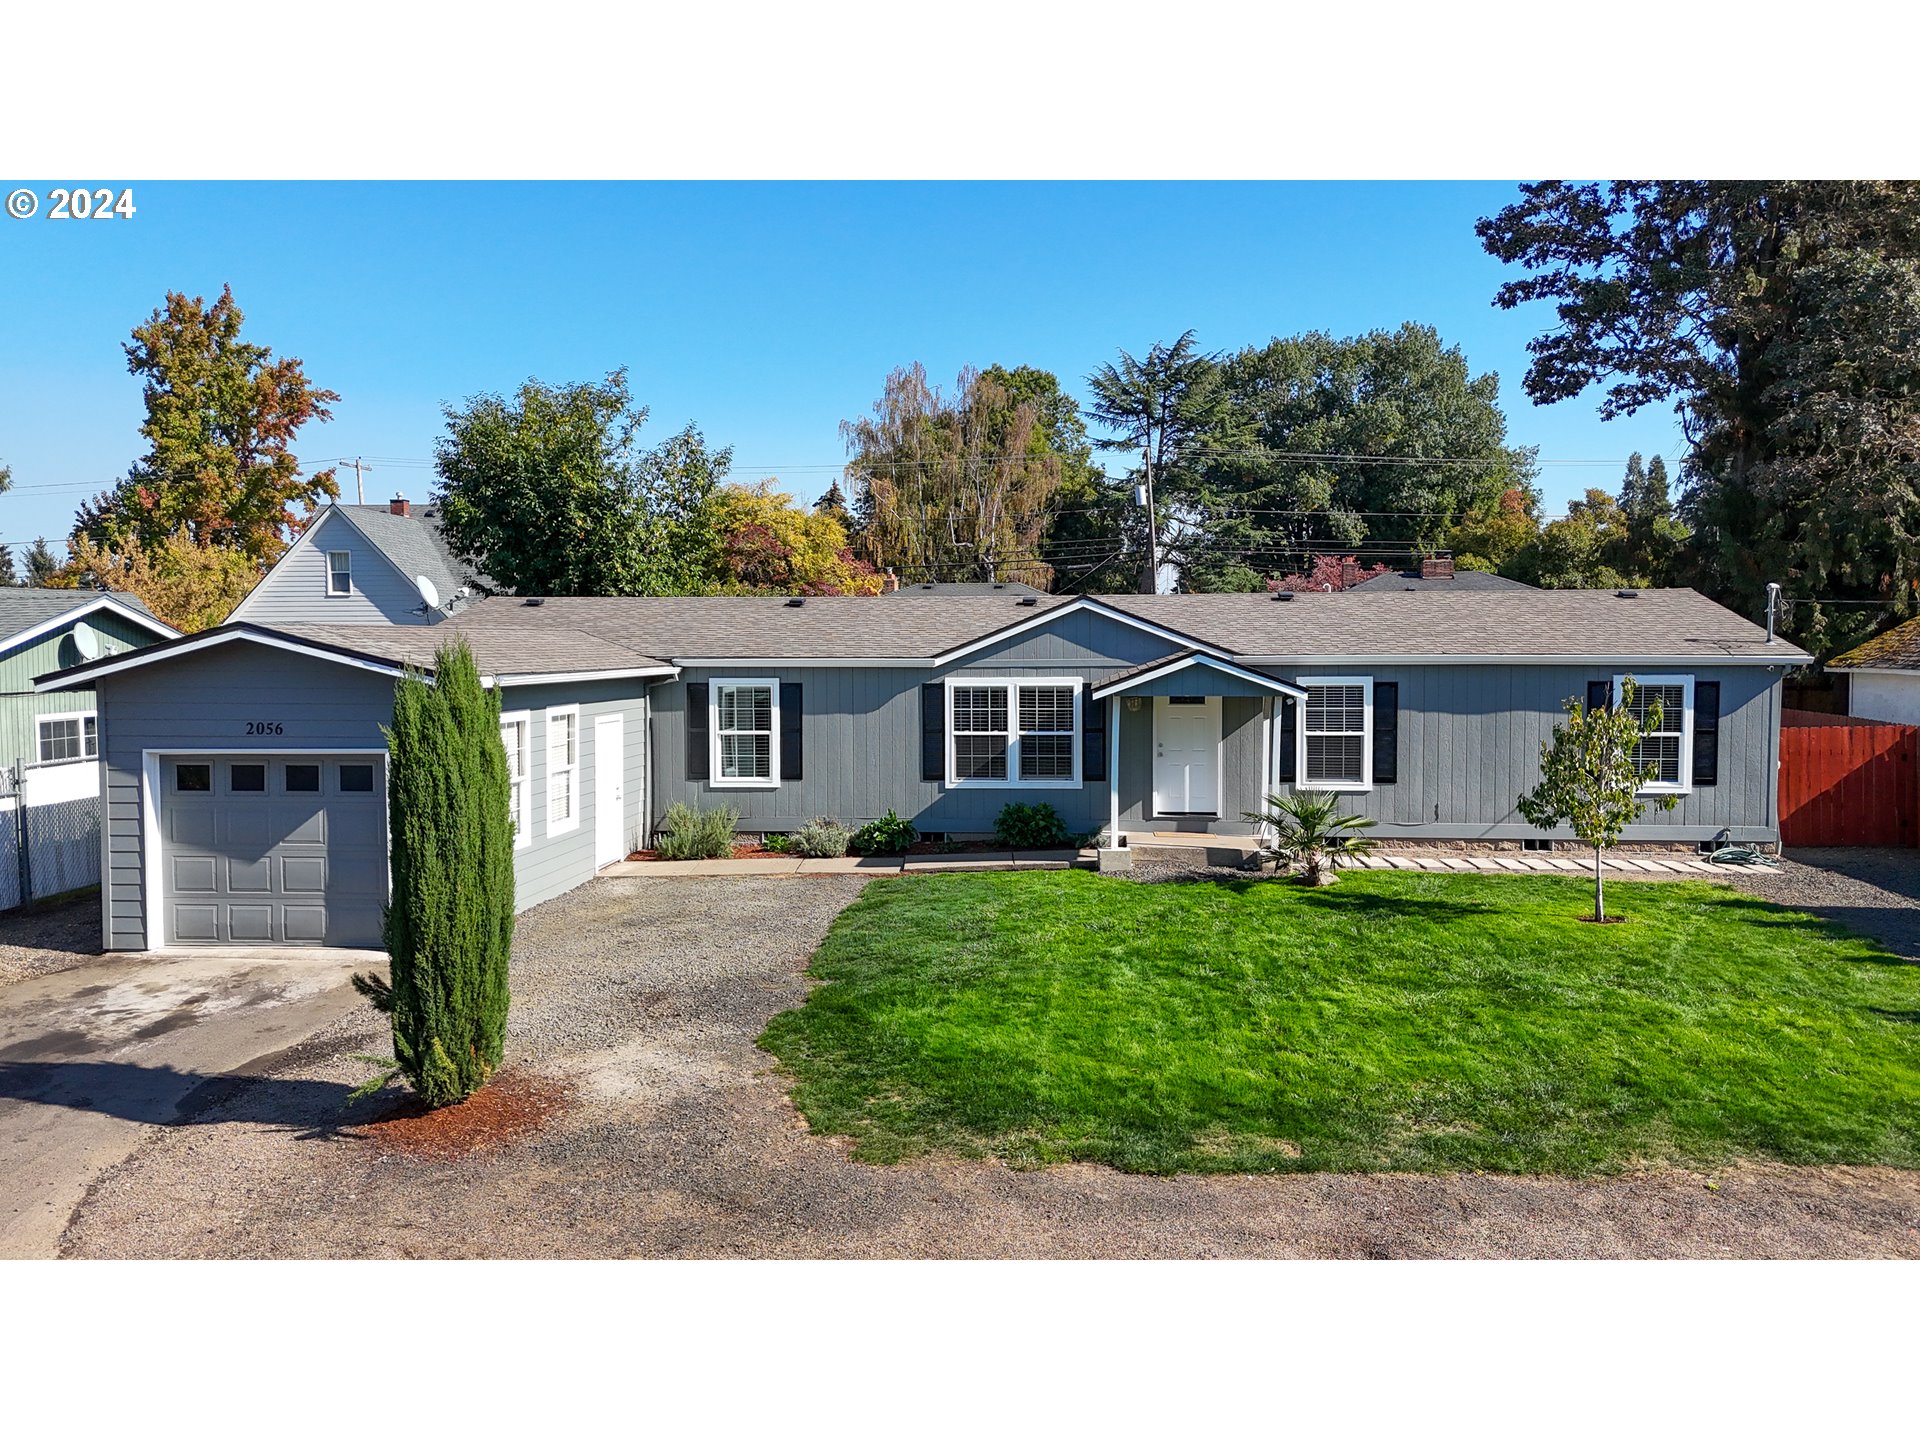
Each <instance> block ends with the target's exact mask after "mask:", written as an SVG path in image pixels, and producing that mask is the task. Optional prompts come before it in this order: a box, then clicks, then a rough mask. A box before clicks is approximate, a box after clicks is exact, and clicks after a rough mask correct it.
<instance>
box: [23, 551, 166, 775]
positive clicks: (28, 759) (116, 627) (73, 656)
mask: <svg viewBox="0 0 1920 1440" xmlns="http://www.w3.org/2000/svg"><path fill="white" fill-rule="evenodd" d="M179 633H180V632H179V631H178V630H175V629H174V628H173V627H172V626H171V625H168V624H166V623H165V622H164V621H161V620H157V619H155V618H154V616H153V614H152V613H151V612H150V611H149V610H148V609H147V607H146V606H145V605H143V604H141V603H140V601H138V600H137V599H135V598H134V597H133V596H131V595H125V594H108V593H104V592H102V591H98V590H41V589H32V588H26V587H14V586H7V587H0V767H4V768H5V769H6V771H7V775H8V777H9V782H8V783H7V785H6V786H5V790H6V791H7V793H9V794H24V796H25V799H26V803H27V804H28V805H30V806H32V805H55V804H63V803H65V802H68V801H72V800H78V799H82V798H84V797H86V796H91V795H97V794H98V793H99V774H98V770H97V767H95V766H94V765H91V764H88V763H86V762H89V761H92V760H96V759H98V758H99V754H100V748H99V744H100V727H99V720H98V717H97V716H96V714H95V711H94V699H93V692H92V691H90V690H88V689H86V688H85V687H81V688H79V689H75V690H66V691H60V692H57V693H55V692H40V691H36V690H35V689H34V686H33V681H34V677H35V676H37V675H44V674H46V673H47V672H48V671H49V670H58V669H60V668H62V667H63V666H68V665H75V664H79V663H80V662H81V661H83V660H90V659H94V658H96V657H101V656H111V655H118V654H121V653H124V652H126V651H129V650H136V649H138V648H140V647H141V646H143V645H151V644H153V642H154V641H156V640H165V639H169V638H171V637H173V636H175V635H178V634H179Z"/></svg>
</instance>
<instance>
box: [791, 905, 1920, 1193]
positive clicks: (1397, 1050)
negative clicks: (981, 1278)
mask: <svg viewBox="0 0 1920 1440" xmlns="http://www.w3.org/2000/svg"><path fill="white" fill-rule="evenodd" d="M1608 900H1609V909H1611V908H1612V907H1613V906H1615V905H1617V906H1618V907H1619V910H1620V913H1621V914H1624V915H1627V916H1628V917H1630V919H1629V921H1628V923H1627V924H1624V925H1613V926H1606V927H1600V926H1594V925H1584V924H1581V923H1579V922H1578V919H1577V917H1578V916H1579V915H1580V914H1581V913H1582V912H1583V911H1585V910H1587V909H1588V908H1589V907H1590V906H1591V903H1592V892H1591V889H1590V887H1588V886H1587V885H1585V884H1584V883H1582V882H1580V881H1578V880H1572V879H1568V880H1558V879H1547V878H1540V879H1523V878H1514V879H1511V880H1504V879H1492V878H1488V877H1484V876H1444V875H1416V874H1408V873H1376V872H1371V871H1369V872H1360V873H1354V874H1348V875H1347V876H1345V877H1344V878H1343V879H1342V880H1341V881H1340V883H1339V884H1338V885H1335V886H1332V887H1330V888H1326V889H1321V890H1303V889H1300V888H1298V887H1296V886H1293V885H1288V884H1282V883H1274V882H1270V881H1269V882H1259V881H1250V882H1241V883H1231V884H1215V883H1193V884H1163V885H1135V884H1130V883H1128V882H1126V881H1124V880H1115V879H1111V878H1104V879H1103V878H1101V877H1099V876H1096V875H1092V874H1088V873H1086V872H1084V871H1067V872H1060V871H1053V872H1028V873H998V874H973V875H944V876H925V877H908V878H901V879H897V880H880V881H875V882H874V883H873V884H871V885H869V886H868V887H867V890H866V893H865V894H864V895H863V896H862V898H861V899H860V900H859V901H858V902H857V903H855V904H854V905H853V906H852V907H851V908H849V909H848V910H847V911H846V912H845V913H844V914H843V915H841V917H840V918H839V920H838V921H837V922H836V923H835V924H834V927H833V929H832V931H831V932H830V933H829V934H828V936H827V938H826V941H825V943H824V944H823V945H822V946H821V948H820V951H819V954H818V955H817V956H815V958H814V961H813V973H814V974H815V975H816V976H818V977H819V978H820V979H821V980H823V981H826V982H828V983H826V984H823V985H821V986H820V987H818V988H817V989H816V990H815V991H814V992H813V994H812V996H811V997H810V998H809V999H808V1001H807V1003H806V1004H805V1005H804V1006H802V1007H801V1008H799V1009H797V1010H789V1011H787V1012H785V1013H784V1014H781V1015H778V1016H776V1017H775V1018H774V1020H773V1022H772V1024H770V1025H769V1026H768V1027H767V1031H766V1034H765V1035H764V1036H763V1037H762V1040H761V1043H762V1044H763V1045H764V1046H765V1047H766V1048H767V1049H768V1050H770V1051H771V1052H772V1053H773V1054H775V1055H776V1056H778V1057H779V1058H780V1060H781V1061H782V1062H783V1064H784V1066H785V1068H786V1069H787V1071H788V1072H789V1073H790V1074H791V1075H792V1076H793V1078H794V1082H795V1083H794V1098H795V1100H796V1101H797V1102H798V1104H799V1106H800V1108H801V1110H802V1111H804V1112H805V1114H806V1116H807V1118H808V1120H809V1121H810V1122H811V1123H812V1125H813V1126H814V1128H815V1129H816V1130H819V1131H822V1132H825V1133H830V1134H842V1135H850V1136H852V1137H854V1139H855V1142H856V1153H857V1154H858V1155H859V1156H860V1157H861V1158H863V1159H867V1160H875V1161H891V1160H898V1159H903V1158H906V1157H909V1156H914V1155H921V1154H926V1153H930V1152H944V1153H949V1154H961V1155H997V1156H1000V1157H1002V1158H1004V1159H1006V1160H1007V1161H1009V1162H1011V1163H1013V1164H1016V1165H1039V1164H1047V1163H1051V1162H1054V1161H1062V1160H1097V1161H1103V1162H1105V1163H1107V1164H1110V1165H1115V1166H1118V1167H1120V1168H1122V1169H1126V1170H1140V1171H1149V1172H1171V1171H1184V1170H1377V1169H1414V1170H1440V1169H1484V1170H1501V1171H1523V1172H1524V1171H1541V1172H1548V1171H1550V1172H1560V1173H1567V1174H1580V1173H1592V1172H1596V1171H1605V1170H1612V1169H1618V1168H1622V1167H1627V1166H1634V1165H1642V1164H1663V1163H1677V1164H1689V1163H1691V1164H1715V1163H1720V1162H1725V1161H1729V1160H1733V1159H1735V1158H1737V1157H1741V1156H1755V1157H1767V1158H1772V1159H1778V1160H1785V1161H1790V1162H1794V1163H1803V1164H1812V1163H1845V1164H1868V1163H1877V1164H1889V1165H1902V1166H1915V1165H1917V1164H1920V1136H1917V1134H1916V1132H1917V1131H1920V967H1916V966H1912V965H1907V964H1903V963H1901V962H1899V961H1898V960H1896V959H1894V958H1893V957H1891V956H1889V955H1887V954H1886V953H1884V952H1883V951H1882V950H1881V949H1879V947H1877V946H1875V945H1874V944H1872V943H1871V942H1869V941H1866V940H1862V939H1860V938H1858V937H1857V936H1854V935H1851V934H1850V933H1848V932H1846V931H1844V930H1841V929H1839V928H1837V927H1834V926H1830V925H1827V924H1825V923H1823V922H1821V921H1818V920H1815V919H1813V918H1811V917H1809V916H1806V915H1800V914H1795V913H1793V912H1791V911H1786V910H1782V909H1780V908H1778V907H1776V906H1773V905H1769V904H1766V903H1764V902H1762V901H1759V900H1756V899H1754V898H1752V897H1751V896H1748V895H1745V894H1741V893H1738V892H1734V891H1730V890H1727V889H1724V888H1722V887H1719V886H1715V885H1709V884H1698V883H1664V882H1663V883H1641V884H1631V885H1629V884H1621V885H1616V886H1613V887H1610V893H1609V896H1608Z"/></svg>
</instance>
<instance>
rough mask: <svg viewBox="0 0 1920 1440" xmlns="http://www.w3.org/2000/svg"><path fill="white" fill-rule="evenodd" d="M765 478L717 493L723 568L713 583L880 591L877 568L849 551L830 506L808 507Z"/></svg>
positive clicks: (745, 589) (736, 587)
mask: <svg viewBox="0 0 1920 1440" xmlns="http://www.w3.org/2000/svg"><path fill="white" fill-rule="evenodd" d="M775 486H776V482H775V481H772V480H762V481H759V482H758V483H756V484H753V485H723V486H722V487H721V488H720V492H719V511H720V515H719V522H718V523H719V531H720V544H719V556H720V558H719V565H720V574H719V577H718V581H717V583H716V585H715V587H714V588H716V589H718V590H721V591H731V592H740V593H747V594H778V595H876V594H878V593H879V591H880V586H881V576H880V572H879V571H877V570H875V569H874V568H873V566H871V565H869V564H868V563H867V562H866V561H864V560H862V559H860V558H859V557H858V556H856V555H855V554H854V553H853V551H852V550H851V549H850V548H849V546H848V542H847V531H846V527H845V526H844V525H842V524H841V523H840V521H839V519H838V518H837V517H836V516H835V515H834V514H833V512H832V511H830V510H824V509H821V508H820V507H819V506H817V505H816V506H815V507H813V508H812V509H803V508H801V507H800V506H798V505H795V504H794V503H793V497H792V496H791V495H787V494H784V493H782V492H781V491H780V490H778V489H776V488H775Z"/></svg>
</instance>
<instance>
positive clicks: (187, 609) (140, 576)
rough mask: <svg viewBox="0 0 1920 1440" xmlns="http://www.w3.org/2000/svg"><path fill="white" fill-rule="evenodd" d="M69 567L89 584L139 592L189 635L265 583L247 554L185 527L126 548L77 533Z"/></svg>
mask: <svg viewBox="0 0 1920 1440" xmlns="http://www.w3.org/2000/svg"><path fill="white" fill-rule="evenodd" d="M67 569H68V571H69V572H70V573H71V574H73V575H75V576H76V577H78V578H81V579H83V580H84V581H85V582H86V583H88V584H91V585H95V586H98V587H99V588H101V589H105V590H117V591H121V592H123V593H126V594H130V595H132V596H134V597H135V598H137V599H138V600H139V601H140V602H141V603H142V604H143V605H145V606H146V607H147V609H149V610H151V611H152V612H153V613H154V614H155V615H156V616H158V617H159V618H160V619H162V620H164V621H166V622H167V623H168V624H169V625H171V626H173V627H174V629H176V630H183V631H187V632H189V633H190V632H192V631H195V630H205V629H208V628H209V627H211V626H214V625H218V624H219V623H220V622H221V621H223V620H225V619H226V618H227V616H228V615H230V614H232V613H233V607H234V606H236V605H238V604H239V603H240V602H241V601H242V600H244V599H245V598H246V597H247V592H248V591H250V590H252V589H253V587H254V586H255V585H258V584H259V583H260V567H259V566H258V565H256V564H255V563H254V562H253V561H252V560H250V559H249V558H248V557H247V556H246V555H245V554H244V553H242V552H241V551H238V550H230V549H226V548H224V547H222V546H219V545H210V544H207V543H206V542H204V541H200V540H195V539H194V538H193V537H192V536H191V535H190V534H188V533H187V530H186V528H185V527H184V526H183V527H181V528H180V529H178V530H176V531H174V532H173V534H171V535H169V536H168V537H167V538H166V539H165V540H163V541H161V542H160V543H159V544H158V545H155V546H143V545H129V546H127V548H126V549H124V550H116V549H114V548H113V547H111V546H107V545H96V544H95V543H94V542H93V540H92V539H91V538H90V537H88V536H87V535H85V534H80V535H76V536H74V537H73V553H72V556H71V558H70V559H69V560H68V561H67Z"/></svg>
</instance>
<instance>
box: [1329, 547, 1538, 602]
mask: <svg viewBox="0 0 1920 1440" xmlns="http://www.w3.org/2000/svg"><path fill="white" fill-rule="evenodd" d="M1352 588H1353V589H1354V590H1356V591H1365V592H1367V593H1368V594H1377V593H1378V592H1380V591H1382V590H1426V591H1431V592H1436V593H1442V594H1444V593H1449V592H1455V591H1457V592H1461V593H1472V592H1479V591H1485V590H1532V589H1534V588H1535V587H1534V586H1532V585H1523V584H1521V583H1520V582H1519V581H1518V580H1509V579H1507V577H1506V576H1504V575H1495V574H1493V573H1492V572H1491V571H1487V570H1456V569H1454V568H1453V560H1452V558H1451V557H1450V556H1428V557H1427V558H1426V559H1424V560H1422V561H1421V562H1420V568H1419V569H1417V570H1391V571H1388V572H1387V573H1386V574H1385V575H1376V576H1374V577H1373V579H1371V580H1363V581H1361V582H1360V583H1359V584H1358V585H1355V586H1353V587H1352Z"/></svg>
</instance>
